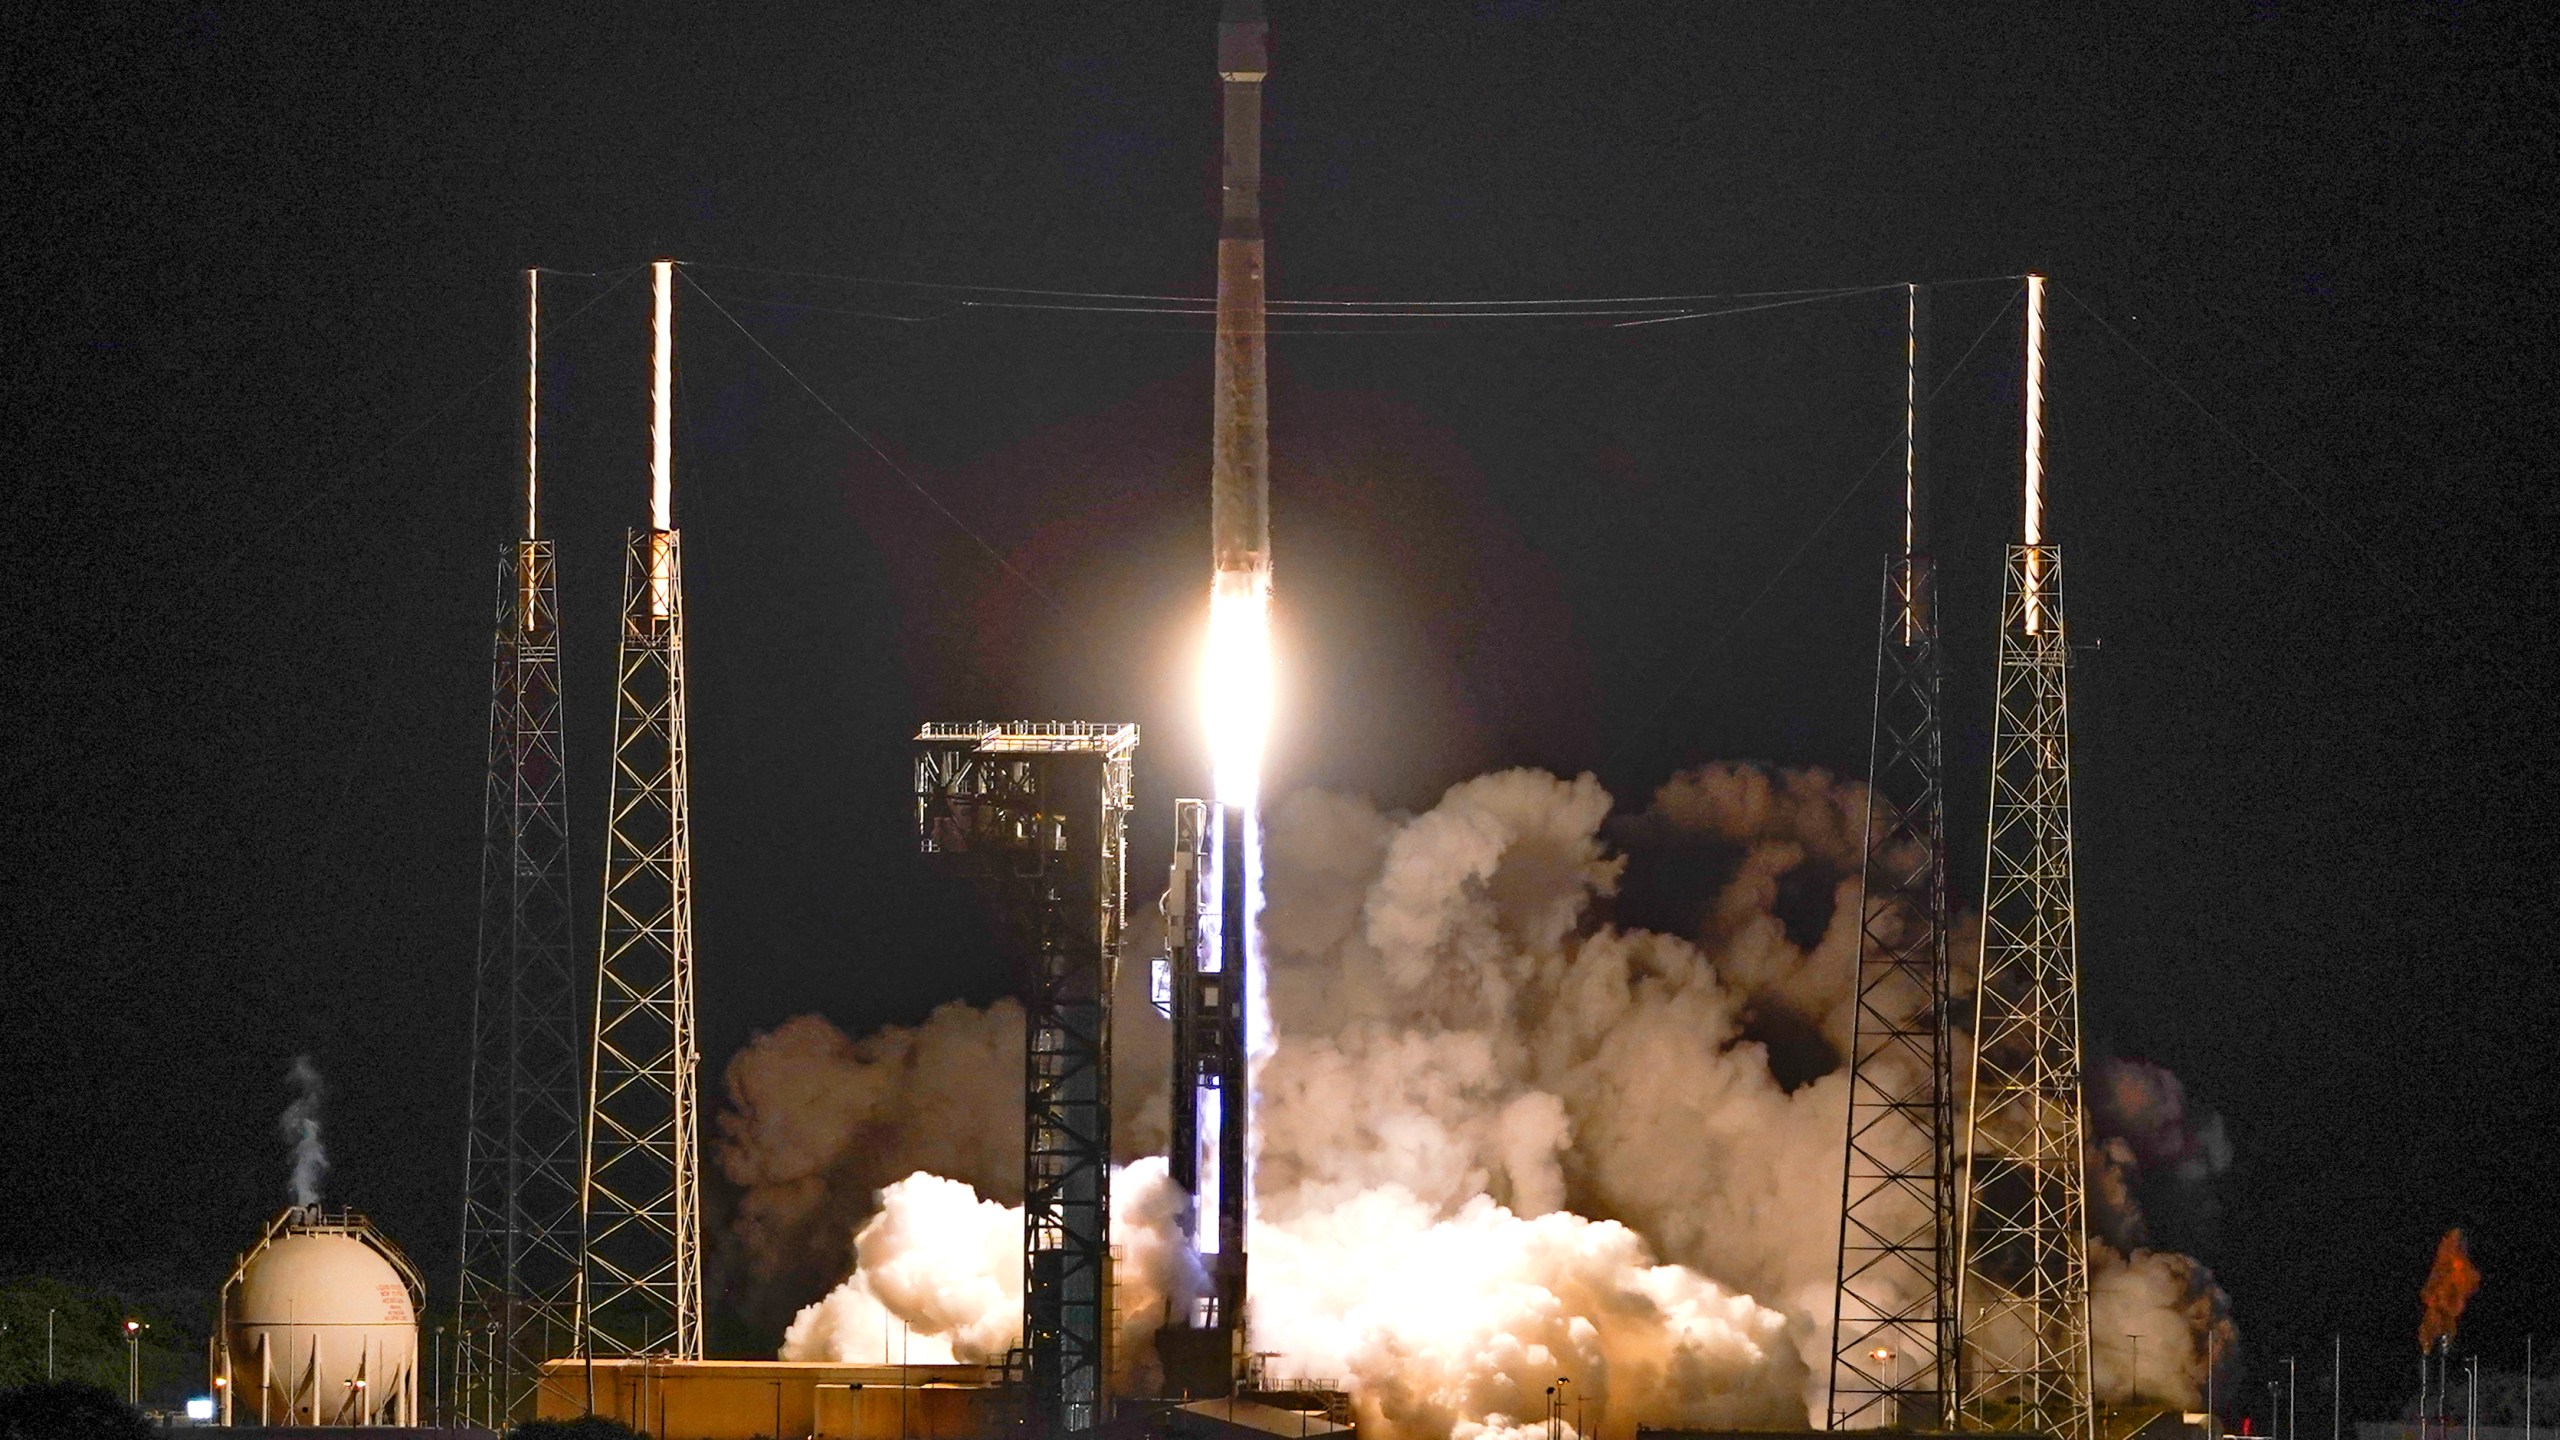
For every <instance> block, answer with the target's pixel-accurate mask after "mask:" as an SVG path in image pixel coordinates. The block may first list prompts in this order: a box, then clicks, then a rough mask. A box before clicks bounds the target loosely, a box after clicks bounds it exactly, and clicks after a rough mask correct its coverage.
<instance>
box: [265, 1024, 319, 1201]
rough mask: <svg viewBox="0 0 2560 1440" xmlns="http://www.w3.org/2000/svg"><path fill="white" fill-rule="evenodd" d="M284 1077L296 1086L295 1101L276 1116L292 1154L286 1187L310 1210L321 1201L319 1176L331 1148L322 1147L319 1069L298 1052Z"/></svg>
mask: <svg viewBox="0 0 2560 1440" xmlns="http://www.w3.org/2000/svg"><path fill="white" fill-rule="evenodd" d="M285 1079H287V1080H289V1081H291V1082H292V1083H293V1087H294V1097H293V1103H292V1104H290V1105H287V1106H286V1107H284V1113H283V1114H282V1115H279V1116H277V1117H276V1134H277V1135H278V1136H279V1137H281V1138H282V1139H283V1140H284V1143H285V1146H286V1148H287V1150H288V1151H290V1152H291V1154H292V1157H293V1173H292V1176H291V1178H289V1179H288V1180H287V1181H286V1183H285V1189H286V1191H287V1193H289V1194H291V1195H292V1196H293V1203H294V1204H295V1205H297V1206H299V1207H301V1208H302V1209H305V1210H308V1209H310V1208H311V1207H313V1206H315V1205H318V1204H319V1203H320V1177H321V1176H323V1175H325V1174H327V1173H328V1171H329V1152H328V1151H326V1150H323V1149H321V1148H320V1097H321V1095H322V1093H323V1090H322V1087H321V1084H320V1069H319V1067H318V1066H316V1065H313V1064H312V1063H311V1057H310V1056H308V1055H296V1056H294V1057H293V1066H292V1068H291V1069H289V1070H287V1071H286V1072H285Z"/></svg>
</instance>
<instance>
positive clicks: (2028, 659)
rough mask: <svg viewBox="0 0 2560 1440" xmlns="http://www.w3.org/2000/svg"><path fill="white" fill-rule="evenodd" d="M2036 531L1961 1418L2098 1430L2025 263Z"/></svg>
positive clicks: (1996, 783) (2066, 732) (2058, 578)
mask: <svg viewBox="0 0 2560 1440" xmlns="http://www.w3.org/2000/svg"><path fill="white" fill-rule="evenodd" d="M2026 412H2027V414H2026V507H2025V526H2024V537H2023V538H2024V543H2022V544H2018V545H2013V546H2010V547H2009V562H2008V579H2007V583H2006V586H2005V589H2004V595H2003V599H2002V602H2001V607H2000V672H1999V683H1998V702H1997V708H1996V711H1995V713H1994V715H1993V719H1992V737H1991V814H1990V824H1989V840H1988V844H1987V846H1986V849H1985V854H1984V860H1983V884H1982V973H1981V979H1980V983H1979V987H1978V989H1977V990H1976V992H1975V1000H1974V1022H1973V1039H1974V1044H1973V1066H1972V1081H1973V1083H1972V1085H1971V1087H1970V1093H1971V1095H1972V1105H1971V1109H1970V1112H1969V1113H1968V1115H1967V1117H1966V1122H1965V1142H1964V1154H1965V1158H1966V1165H1965V1192H1964V1202H1963V1208H1962V1212H1961V1213H1962V1216H1963V1251H1962V1253H1963V1265H1962V1268H1961V1269H1960V1271H1959V1272H1958V1281H1957V1284H1958V1287H1959V1288H1958V1291H1957V1311H1956V1313H1957V1314H1958V1315H1959V1316H1960V1317H1962V1319H1963V1324H1964V1352H1965V1353H1964V1357H1963V1360H1964V1375H1963V1379H1962V1389H1961V1395H1962V1412H1963V1414H1962V1418H1963V1419H1964V1420H1965V1422H1966V1423H1968V1424H1969V1425H1972V1426H1975V1427H1979V1428H1998V1429H2004V1430H2024V1431H2034V1432H2039V1433H2042V1434H2046V1435H2052V1436H2056V1437H2060V1440H2094V1436H2095V1434H2096V1431H2095V1429H2094V1423H2095V1416H2094V1412H2093V1410H2092V1407H2091V1389H2092V1387H2091V1384H2090V1373H2089V1235H2088V1193H2087V1185H2086V1176H2085V1172H2084V1166H2085V1157H2084V1152H2083V1146H2084V1144H2085V1133H2086V1132H2085V1127H2084V1123H2083V1106H2082V1094H2081V1062H2080V956H2079V949H2078V943H2077V939H2076V936H2075V918H2074V914H2073V911H2074V902H2073V892H2072V878H2071V707H2070V696H2069V685H2068V679H2069V670H2070V653H2069V649H2068V642H2067V640H2066V636H2065V631H2064V627H2063V619H2062V555H2061V552H2060V550H2058V549H2057V548H2056V547H2054V546H2052V545H2050V544H2047V543H2046V542H2045V538H2044V277H2042V276H2038V275H2031V276H2029V277H2027V396H2026Z"/></svg>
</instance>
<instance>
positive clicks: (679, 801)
mask: <svg viewBox="0 0 2560 1440" xmlns="http://www.w3.org/2000/svg"><path fill="white" fill-rule="evenodd" d="M651 268H652V270H653V271H654V272H655V273H654V279H655V281H656V294H657V308H656V312H655V313H656V324H655V327H654V333H655V339H656V346H655V352H656V356H655V358H656V364H655V367H654V378H653V383H652V387H651V396H650V398H651V404H652V423H651V425H650V449H651V457H650V515H649V528H648V529H646V530H634V531H632V532H631V534H630V540H629V548H628V550H627V552H626V554H625V556H624V562H623V578H622V645H621V659H620V665H619V667H618V671H619V680H618V683H617V684H616V687H615V694H614V714H613V801H612V808H611V810H610V812H609V815H608V819H609V822H610V823H609V825H608V828H607V833H606V836H605V860H604V925H603V935H602V939H601V941H600V944H599V946H598V953H597V961H596V1008H595V1031H594V1043H593V1049H592V1052H591V1059H590V1062H589V1065H588V1069H587V1126H586V1166H585V1170H584V1172H583V1175H582V1177H581V1182H580V1186H579V1218H580V1220H581V1223H582V1225H583V1234H584V1236H585V1244H584V1249H583V1259H584V1265H583V1267H582V1269H581V1275H580V1286H579V1294H578V1320H579V1338H580V1344H581V1346H582V1350H581V1353H583V1354H587V1355H590V1356H593V1355H607V1356H612V1355H661V1356H666V1357H669V1358H673V1359H677V1360H699V1359H701V1358H702V1210H701V1205H700V1198H699V1197H700V1185H699V1179H700V1171H701V1161H700V1146H699V1142H698V1133H697V1112H696V1107H695V1101H694V1095H695V1071H696V1069H697V1067H698V1066H699V1065H700V1063H701V1056H700V1054H699V1053H698V1052H697V1051H696V1049H695V1046H694V1029H693V1025H694V1014H693V833H692V832H693V826H692V818H691V806H690V803H689V801H688V799H687V795H686V769H687V765H686V758H685V684H684V670H685V664H684V574H683V563H682V550H681V547H680V545H679V543H678V541H679V539H680V536H679V535H678V532H677V531H676V528H675V514H674V475H673V470H674V466H673V455H674V440H675V436H674V429H673V421H674V415H673V410H674V397H675V262H673V261H671V260H660V261H657V262H656V263H655V264H654V265H653V266H652V267H651Z"/></svg>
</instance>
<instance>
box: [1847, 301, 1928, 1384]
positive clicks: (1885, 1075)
mask: <svg viewBox="0 0 2560 1440" xmlns="http://www.w3.org/2000/svg"><path fill="white" fill-rule="evenodd" d="M1905 305H1906V310H1905V314H1906V316H1907V318H1908V322H1909V332H1908V333H1909V339H1908V341H1907V343H1906V347H1905V351H1904V354H1905V359H1906V361H1907V363H1906V366H1905V369H1904V373H1903V412H1902V413H1903V492H1902V493H1903V504H1902V534H1901V542H1902V543H1901V545H1900V547H1899V549H1898V550H1897V551H1896V553H1895V554H1894V555H1893V556H1892V557H1891V558H1890V559H1888V560H1887V562H1886V564H1885V571H1884V600H1883V604H1882V606H1881V607H1880V609H1879V619H1878V622H1877V629H1876V688H1875V710H1874V717H1873V724H1872V726H1871V728H1870V730H1869V738H1868V749H1867V813H1866V864H1865V884H1864V886H1863V888H1862V889H1861V891H1860V895H1859V899H1860V903H1861V906H1862V912H1861V914H1862V924H1861V926H1860V928H1859V931H1858V971H1857V976H1858V995H1857V1009H1856V1012H1855V1021H1854V1024H1855V1029H1854V1031H1853V1038H1852V1040H1851V1044H1850V1051H1849V1141H1848V1154H1847V1164H1846V1166H1845V1167H1844V1169H1843V1172H1842V1177H1841V1184H1842V1193H1841V1211H1840V1269H1839V1288H1838V1290H1837V1292H1836V1294H1835V1295H1834V1297H1833V1310H1832V1327H1831V1406H1830V1419H1831V1428H1832V1429H1834V1430H1856V1429H1874V1428H1877V1427H1880V1426H1891V1427H1894V1428H1902V1427H1906V1426H1917V1427H1922V1428H1935V1427H1938V1426H1940V1425H1943V1424H1946V1423H1948V1422H1949V1421H1951V1420H1952V1418H1953V1416H1952V1410H1951V1409H1950V1407H1951V1405H1952V1402H1953V1398H1954V1393H1955V1384H1954V1380H1955V1374H1954V1366H1955V1350H1954V1346H1953V1345H1952V1344H1951V1343H1950V1341H1951V1335H1950V1331H1951V1316H1952V1312H1953V1305H1954V1295H1953V1289H1954V1253H1955V1237H1954V1188H1953V1180H1952V1177H1953V1173H1954V1154H1953V1151H1954V1130H1955V1127H1954V1123H1953V1119H1954V1117H1953V1114H1952V1111H1951V1106H1950V1102H1949V1086H1948V1083H1947V1057H1948V1053H1949V1050H1948V1043H1947V1042H1948V1034H1947V1018H1948V1016H1947V863H1946V796H1945V791H1944V787H1943V784H1942V776H1943V771H1942V769H1941V761H1942V758H1943V754H1942V748H1943V747H1942V744H1941V726H1940V723H1939V662H1938V619H1937V613H1936V608H1935V596H1934V595H1933V594H1932V593H1931V588H1930V581H1931V578H1932V575H1931V565H1930V557H1929V542H1928V509H1927V500H1928V396H1927V393H1926V389H1925V387H1926V386H1927V384H1928V373H1929V364H1928V340H1929V326H1928V317H1929V296H1928V292H1927V291H1926V290H1923V289H1922V288H1921V287H1919V286H1917V285H1914V286H1911V287H1910V288H1909V290H1908V291H1907V292H1906V295H1905Z"/></svg>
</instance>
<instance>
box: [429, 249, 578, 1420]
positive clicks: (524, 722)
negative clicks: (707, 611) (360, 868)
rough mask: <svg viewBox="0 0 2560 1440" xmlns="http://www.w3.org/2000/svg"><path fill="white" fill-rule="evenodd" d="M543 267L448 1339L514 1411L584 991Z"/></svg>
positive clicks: (554, 1234)
mask: <svg viewBox="0 0 2560 1440" xmlns="http://www.w3.org/2000/svg"><path fill="white" fill-rule="evenodd" d="M541 285H542V280H541V272H540V271H536V270H528V271H526V272H525V305H526V340H525V462H524V469H525V484H524V537H523V538H522V539H520V540H516V541H512V542H509V543H507V544H505V545H502V546H500V547H499V554H498V618H497V628H496V637H495V641H494V643H493V645H492V647H491V652H490V655H491V659H490V684H489V692H490V699H489V773H488V788H487V791H486V797H485V803H484V805H483V809H482V821H481V848H480V953H479V965H478V968H477V970H476V972H475V977H474V982H473V987H472V1004H471V1098H470V1108H469V1121H468V1126H467V1131H466V1136H465V1140H464V1152H463V1181H462V1185H463V1193H462V1275H461V1284H460V1286H459V1287H458V1288H457V1290H456V1292H455V1293H456V1297H457V1300H456V1323H457V1333H459V1334H462V1335H467V1336H475V1337H480V1342H479V1343H478V1344H476V1345H474V1346H472V1347H470V1348H467V1349H466V1350H465V1351H464V1353H465V1354H466V1355H468V1356H470V1357H472V1363H471V1364H469V1365H466V1366H465V1367H464V1368H463V1369H462V1370H461V1371H460V1372H458V1376H457V1379H458V1380H459V1383H460V1385H461V1389H462V1392H463V1401H464V1406H465V1410H466V1413H472V1414H478V1413H482V1412H483V1411H489V1410H494V1413H496V1414H498V1415H500V1416H509V1415H516V1414H519V1413H529V1412H524V1406H525V1402H526V1400H527V1398H528V1396H529V1395H530V1392H531V1387H532V1385H533V1382H534V1377H535V1376H536V1375H537V1374H538V1373H539V1369H540V1366H541V1362H543V1361H544V1360H546V1359H549V1358H551V1357H553V1356H556V1355H563V1354H566V1353H568V1351H569V1350H570V1348H571V1347H572V1346H573V1345H574V1344H575V1343H576V1334H577V1285H578V1108H579V1098H580V1097H579V1094H578V1053H577V1047H578V1041H577V1031H578V1018H577V1009H578V992H577V985H576V982H575V980H574V978H573V976H572V972H571V969H570V961H569V950H570V920H569V811H568V780H567V777H566V774H565V766H564V762H563V757H564V754H565V751H564V749H563V746H562V743H561V715H560V610H559V595H558V591H557V588H556V586H555V584H554V565H553V557H552V552H551V542H550V541H548V540H545V539H543V538H542V537H541V503H540V502H541V464H540V461H541V449H540V438H541V431H540V422H541V409H540V375H541V363H540V362H541V337H542V328H541V315H542V292H541Z"/></svg>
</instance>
